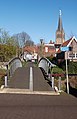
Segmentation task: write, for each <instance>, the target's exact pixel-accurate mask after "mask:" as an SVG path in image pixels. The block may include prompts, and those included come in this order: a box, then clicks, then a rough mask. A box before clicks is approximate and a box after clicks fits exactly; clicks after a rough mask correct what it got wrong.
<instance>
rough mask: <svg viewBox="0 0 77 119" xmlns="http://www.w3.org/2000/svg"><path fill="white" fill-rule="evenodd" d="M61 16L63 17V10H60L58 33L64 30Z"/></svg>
mask: <svg viewBox="0 0 77 119" xmlns="http://www.w3.org/2000/svg"><path fill="white" fill-rule="evenodd" d="M61 15H62V12H61V10H59V22H58V31H62V30H63V25H62V19H61Z"/></svg>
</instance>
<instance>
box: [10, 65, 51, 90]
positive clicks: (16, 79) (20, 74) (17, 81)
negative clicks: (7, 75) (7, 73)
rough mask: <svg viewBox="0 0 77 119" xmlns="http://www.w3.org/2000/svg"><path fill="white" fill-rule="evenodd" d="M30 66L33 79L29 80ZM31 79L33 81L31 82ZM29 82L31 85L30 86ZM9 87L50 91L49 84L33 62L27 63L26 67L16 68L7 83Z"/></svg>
mask: <svg viewBox="0 0 77 119" xmlns="http://www.w3.org/2000/svg"><path fill="white" fill-rule="evenodd" d="M30 68H32V75H33V77H32V78H33V79H31V81H30ZM32 81H33V82H32ZM30 84H31V85H32V86H30ZM8 87H9V88H18V89H30V90H31V87H32V90H33V91H51V87H50V85H49V84H48V83H47V81H46V80H45V79H44V76H43V74H42V72H41V70H40V69H39V68H38V67H35V65H34V64H33V63H27V65H26V67H20V68H18V69H17V70H16V71H15V73H14V75H13V77H12V78H11V79H10V81H9V83H8Z"/></svg>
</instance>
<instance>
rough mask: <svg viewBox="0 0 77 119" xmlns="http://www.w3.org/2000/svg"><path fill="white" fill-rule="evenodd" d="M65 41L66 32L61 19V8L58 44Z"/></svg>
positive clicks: (57, 32) (57, 36)
mask: <svg viewBox="0 0 77 119" xmlns="http://www.w3.org/2000/svg"><path fill="white" fill-rule="evenodd" d="M64 41H65V33H64V29H63V25H62V19H61V10H60V14H59V21H58V29H57V31H56V44H59V45H61V44H63V43H64Z"/></svg>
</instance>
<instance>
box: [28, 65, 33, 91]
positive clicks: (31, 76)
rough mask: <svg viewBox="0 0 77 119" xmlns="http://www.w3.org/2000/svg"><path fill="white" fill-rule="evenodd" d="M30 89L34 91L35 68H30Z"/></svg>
mask: <svg viewBox="0 0 77 119" xmlns="http://www.w3.org/2000/svg"><path fill="white" fill-rule="evenodd" d="M29 89H30V90H31V91H33V68H32V67H30V83H29Z"/></svg>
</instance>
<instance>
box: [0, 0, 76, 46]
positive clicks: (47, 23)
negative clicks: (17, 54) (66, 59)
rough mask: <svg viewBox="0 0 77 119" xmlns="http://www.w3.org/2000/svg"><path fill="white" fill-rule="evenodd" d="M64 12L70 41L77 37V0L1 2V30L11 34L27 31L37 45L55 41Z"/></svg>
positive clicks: (63, 18) (64, 25)
mask: <svg viewBox="0 0 77 119" xmlns="http://www.w3.org/2000/svg"><path fill="white" fill-rule="evenodd" d="M60 9H61V10H62V22H63V28H64V31H65V35H66V40H68V39H69V38H70V37H71V36H72V35H75V36H77V0H0V28H3V29H5V30H6V31H9V34H10V35H13V34H17V33H20V32H22V31H24V32H26V33H27V34H29V35H30V37H31V39H32V40H33V41H34V43H35V44H38V43H39V42H40V39H44V42H46V43H48V42H49V41H50V40H52V41H53V42H55V32H56V30H57V27H58V19H59V10H60Z"/></svg>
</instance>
